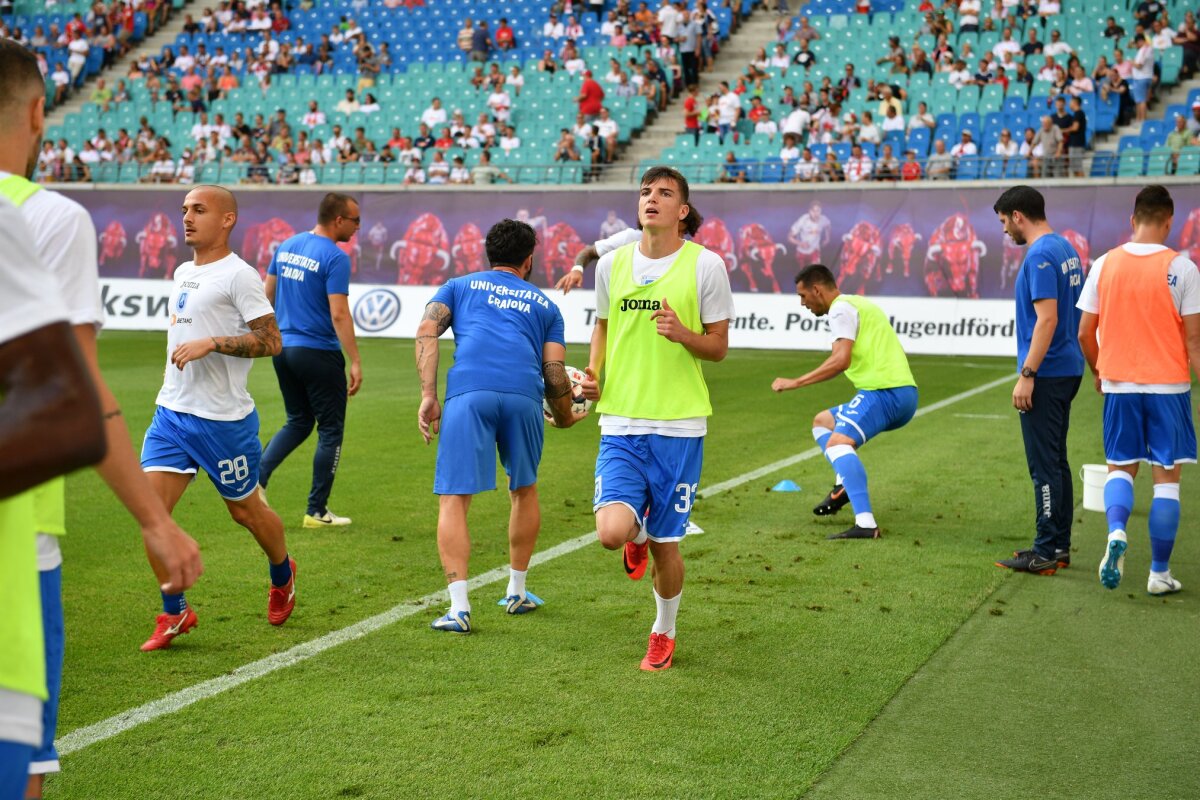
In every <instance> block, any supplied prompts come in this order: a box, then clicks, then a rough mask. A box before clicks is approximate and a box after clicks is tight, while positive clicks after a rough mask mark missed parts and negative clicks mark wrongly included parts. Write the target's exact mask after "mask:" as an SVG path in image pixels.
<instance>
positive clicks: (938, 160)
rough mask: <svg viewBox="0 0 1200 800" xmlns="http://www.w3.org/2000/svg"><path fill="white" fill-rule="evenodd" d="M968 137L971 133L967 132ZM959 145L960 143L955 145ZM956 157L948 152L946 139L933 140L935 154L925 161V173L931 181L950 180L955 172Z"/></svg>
mask: <svg viewBox="0 0 1200 800" xmlns="http://www.w3.org/2000/svg"><path fill="white" fill-rule="evenodd" d="M967 135H968V137H969V136H970V134H967ZM955 147H958V145H955ZM954 165H955V158H954V156H953V155H952V154H950V153H947V152H946V140H945V139H940V138H939V139H934V140H933V154H932V155H930V156H929V160H928V161H927V162H926V163H925V175H926V177H928V178H929V180H931V181H944V180H949V179H950V178H951V177H952V176H953V174H954Z"/></svg>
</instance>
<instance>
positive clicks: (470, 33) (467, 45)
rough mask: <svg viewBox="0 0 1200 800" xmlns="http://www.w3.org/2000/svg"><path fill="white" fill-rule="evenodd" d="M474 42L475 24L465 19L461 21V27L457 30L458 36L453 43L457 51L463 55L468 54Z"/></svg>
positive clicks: (468, 18)
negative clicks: (460, 51)
mask: <svg viewBox="0 0 1200 800" xmlns="http://www.w3.org/2000/svg"><path fill="white" fill-rule="evenodd" d="M474 40H475V23H474V21H472V19H471V18H470V17H467V18H466V19H464V20H463V26H462V27H461V28H459V29H458V36H457V38H456V39H455V43H456V44H457V45H458V49H459V50H462V51H463V52H464V53H470V52H471V44H472V43H473V42H474Z"/></svg>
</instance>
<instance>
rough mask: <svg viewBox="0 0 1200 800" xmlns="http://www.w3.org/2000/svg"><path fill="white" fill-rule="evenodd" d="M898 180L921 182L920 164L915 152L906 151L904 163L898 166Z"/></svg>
mask: <svg viewBox="0 0 1200 800" xmlns="http://www.w3.org/2000/svg"><path fill="white" fill-rule="evenodd" d="M900 180H902V181H919V180H921V163H920V162H919V161H917V151H916V150H907V151H905V153H904V162H903V163H902V164H901V165H900Z"/></svg>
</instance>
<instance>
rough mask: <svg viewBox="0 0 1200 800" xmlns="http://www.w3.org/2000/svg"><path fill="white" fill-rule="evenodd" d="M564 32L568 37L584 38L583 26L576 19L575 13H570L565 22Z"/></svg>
mask: <svg viewBox="0 0 1200 800" xmlns="http://www.w3.org/2000/svg"><path fill="white" fill-rule="evenodd" d="M563 34H564V36H565V37H566V38H567V39H573V40H575V41H579V40H580V39H582V38H583V26H582V25H580V24H579V21H578V20H577V19H575V15H574V14H568V15H567V20H566V22H565V23H564V24H563Z"/></svg>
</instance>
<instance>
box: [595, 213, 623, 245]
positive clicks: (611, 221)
mask: <svg viewBox="0 0 1200 800" xmlns="http://www.w3.org/2000/svg"><path fill="white" fill-rule="evenodd" d="M625 230H629V223H628V222H626V221H625V220H623V219H621V218H620V217H618V216H617V212H616V211H613V210H611V209H610V210H609V212H608V215H607V216H606V217H605V218H604V222H601V223H600V238H601V239H607V238H608V237H610V236H615V235H616V234H618V233H620V232H621V231H625Z"/></svg>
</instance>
